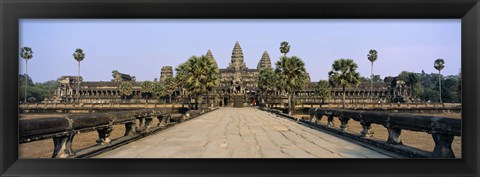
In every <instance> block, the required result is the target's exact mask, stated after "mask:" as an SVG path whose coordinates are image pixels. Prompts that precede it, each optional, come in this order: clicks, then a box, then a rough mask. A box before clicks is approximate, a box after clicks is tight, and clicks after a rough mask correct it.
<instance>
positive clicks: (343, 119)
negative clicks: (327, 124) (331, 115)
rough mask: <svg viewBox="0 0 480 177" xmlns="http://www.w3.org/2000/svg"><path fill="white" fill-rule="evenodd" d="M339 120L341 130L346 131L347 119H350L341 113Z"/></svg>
mask: <svg viewBox="0 0 480 177" xmlns="http://www.w3.org/2000/svg"><path fill="white" fill-rule="evenodd" d="M339 119H340V122H341V123H342V124H341V125H340V128H341V129H342V131H347V130H348V121H349V120H350V118H349V117H345V116H343V115H340V118H339Z"/></svg>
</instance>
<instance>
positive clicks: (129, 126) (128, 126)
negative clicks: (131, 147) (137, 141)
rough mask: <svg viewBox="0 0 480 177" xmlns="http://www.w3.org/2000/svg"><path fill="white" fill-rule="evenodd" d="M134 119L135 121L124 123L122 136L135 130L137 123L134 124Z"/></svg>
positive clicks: (133, 132)
mask: <svg viewBox="0 0 480 177" xmlns="http://www.w3.org/2000/svg"><path fill="white" fill-rule="evenodd" d="M136 122H137V121H136V120H135V121H132V122H128V123H125V133H124V134H123V136H128V135H130V134H132V135H133V134H135V133H136V132H137V128H136V127H137V124H136Z"/></svg>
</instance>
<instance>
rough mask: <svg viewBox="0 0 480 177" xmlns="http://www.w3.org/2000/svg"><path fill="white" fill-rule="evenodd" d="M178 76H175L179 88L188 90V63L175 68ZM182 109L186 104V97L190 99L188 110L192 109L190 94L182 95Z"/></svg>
mask: <svg viewBox="0 0 480 177" xmlns="http://www.w3.org/2000/svg"><path fill="white" fill-rule="evenodd" d="M175 71H176V75H175V80H177V84H178V87H179V88H180V89H181V90H182V92H183V90H185V89H187V87H186V81H187V78H188V73H187V62H185V63H182V64H180V65H179V66H178V67H177V68H175ZM182 95H183V96H182V99H183V100H184V101H182V108H183V106H184V103H185V95H186V97H187V98H188V100H189V101H188V108H189V109H191V104H190V93H189V92H186V93H185V94H182Z"/></svg>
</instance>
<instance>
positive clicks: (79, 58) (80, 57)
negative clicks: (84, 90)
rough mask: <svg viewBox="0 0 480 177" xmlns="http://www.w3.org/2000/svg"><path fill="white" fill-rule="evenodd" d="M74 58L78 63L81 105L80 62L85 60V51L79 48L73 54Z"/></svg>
mask: <svg viewBox="0 0 480 177" xmlns="http://www.w3.org/2000/svg"><path fill="white" fill-rule="evenodd" d="M73 58H74V59H75V60H77V61H78V76H77V82H78V83H77V101H78V103H80V62H81V61H82V60H83V59H84V58H85V53H83V50H82V49H80V48H78V49H76V50H75V52H74V53H73Z"/></svg>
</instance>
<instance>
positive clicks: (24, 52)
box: [20, 47, 33, 103]
mask: <svg viewBox="0 0 480 177" xmlns="http://www.w3.org/2000/svg"><path fill="white" fill-rule="evenodd" d="M20 57H22V58H23V59H25V100H24V103H27V87H28V60H30V59H32V58H33V51H32V49H31V48H30V47H22V48H21V50H20Z"/></svg>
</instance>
